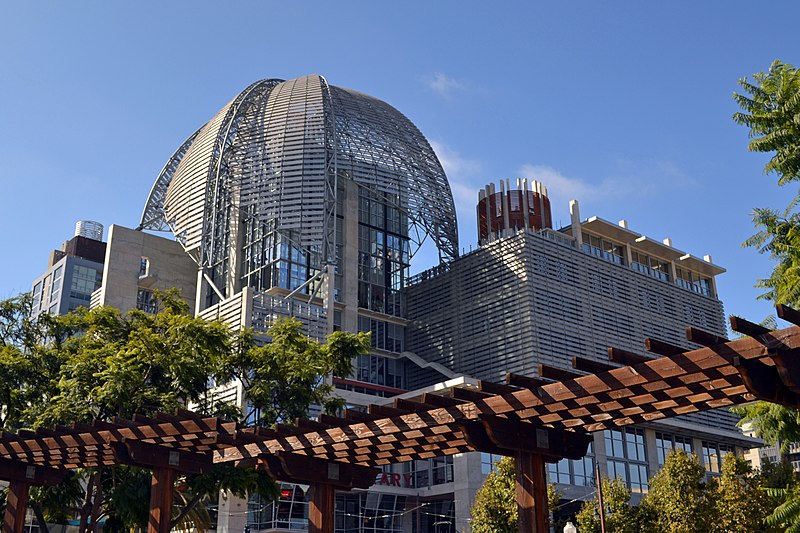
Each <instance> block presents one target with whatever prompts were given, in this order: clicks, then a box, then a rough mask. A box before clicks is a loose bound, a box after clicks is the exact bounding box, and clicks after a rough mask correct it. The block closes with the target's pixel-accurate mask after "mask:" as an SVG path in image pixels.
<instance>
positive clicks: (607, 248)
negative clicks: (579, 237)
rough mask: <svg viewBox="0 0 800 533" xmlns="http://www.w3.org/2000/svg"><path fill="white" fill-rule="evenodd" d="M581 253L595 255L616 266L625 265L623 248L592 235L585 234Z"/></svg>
mask: <svg viewBox="0 0 800 533" xmlns="http://www.w3.org/2000/svg"><path fill="white" fill-rule="evenodd" d="M583 251H584V252H586V253H588V254H592V255H596V256H597V257H600V258H602V259H605V260H606V261H610V262H612V263H615V264H617V265H625V264H626V262H625V247H624V246H623V245H621V244H618V243H615V242H613V241H609V240H608V239H602V238H600V237H596V236H594V235H592V234H586V235H585V240H584V243H583Z"/></svg>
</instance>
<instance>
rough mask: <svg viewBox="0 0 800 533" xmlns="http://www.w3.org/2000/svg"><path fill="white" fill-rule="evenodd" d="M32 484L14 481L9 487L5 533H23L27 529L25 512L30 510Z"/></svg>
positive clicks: (4, 524)
mask: <svg viewBox="0 0 800 533" xmlns="http://www.w3.org/2000/svg"><path fill="white" fill-rule="evenodd" d="M30 487H31V484H30V483H27V482H25V481H12V482H11V483H10V484H9V485H8V497H7V500H6V512H5V515H4V516H3V533H22V530H23V529H24V528H25V512H26V511H27V510H28V491H29V489H30Z"/></svg>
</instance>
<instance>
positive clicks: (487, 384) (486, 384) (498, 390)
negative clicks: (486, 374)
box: [478, 379, 520, 394]
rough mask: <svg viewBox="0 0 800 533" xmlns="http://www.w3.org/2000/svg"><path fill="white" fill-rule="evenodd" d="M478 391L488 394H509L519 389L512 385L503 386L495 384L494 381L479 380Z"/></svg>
mask: <svg viewBox="0 0 800 533" xmlns="http://www.w3.org/2000/svg"><path fill="white" fill-rule="evenodd" d="M478 389H480V390H481V392H488V393H489V394H511V393H512V392H519V391H520V388H519V387H514V386H513V385H505V384H503V383H495V382H494V381H486V380H483V379H481V380H479V381H478Z"/></svg>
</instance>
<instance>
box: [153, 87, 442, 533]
mask: <svg viewBox="0 0 800 533" xmlns="http://www.w3.org/2000/svg"><path fill="white" fill-rule="evenodd" d="M140 229H144V230H169V231H171V232H172V233H173V234H174V235H175V237H176V239H177V240H178V242H180V244H181V245H182V246H183V249H184V250H185V252H186V254H187V255H188V257H191V259H192V260H193V261H194V263H195V265H196V272H197V274H196V280H197V293H196V303H195V309H196V312H197V314H198V315H199V316H202V317H207V318H221V319H223V320H225V321H226V322H227V323H229V324H230V325H231V326H232V327H237V328H238V327H254V328H256V329H257V330H261V331H264V330H265V329H266V328H267V327H268V326H269V325H270V324H271V323H272V322H273V321H274V320H275V318H276V317H278V316H295V317H297V318H299V319H300V320H302V321H303V322H304V324H305V327H306V331H307V333H308V334H309V335H311V336H312V337H316V338H319V339H322V338H324V337H325V335H326V334H327V333H328V332H330V331H333V330H336V329H344V330H348V331H370V332H372V344H373V346H374V351H373V352H372V353H371V354H369V355H365V356H363V357H360V358H359V360H358V361H356V362H355V367H356V369H355V372H354V374H353V375H352V376H335V377H333V378H332V379H333V382H334V384H335V385H336V386H337V387H338V389H339V391H340V394H341V395H342V396H344V397H345V398H346V400H347V402H348V403H349V404H350V405H365V404H367V403H369V402H371V401H374V400H375V399H376V397H387V396H395V395H397V394H401V393H403V392H405V391H406V390H407V389H408V388H409V386H410V385H411V384H412V383H413V384H418V383H419V384H430V383H435V382H438V381H442V380H444V379H447V378H449V377H451V376H453V375H454V374H453V372H451V371H449V370H447V369H446V368H443V367H441V366H440V365H437V364H435V363H433V364H432V363H428V362H425V361H422V360H421V359H419V358H417V357H415V356H414V355H413V354H410V353H407V352H406V349H405V346H404V342H405V326H406V323H407V322H406V320H405V301H404V293H403V287H404V286H405V285H406V281H407V279H408V275H409V265H410V261H411V258H412V257H413V256H414V254H415V253H416V252H417V251H418V250H419V249H420V247H421V246H422V244H423V242H425V241H426V240H427V241H430V242H432V243H433V245H434V246H435V249H436V251H437V252H438V254H439V257H440V258H441V260H442V261H451V260H453V259H454V258H455V257H456V255H457V250H458V238H457V230H456V218H455V207H454V203H453V197H452V194H451V192H450V187H449V185H448V182H447V178H446V176H445V173H444V171H443V170H442V167H441V165H440V163H439V161H438V159H437V157H436V154H435V153H434V152H433V150H432V149H431V147H430V145H429V144H428V142H427V141H426V139H425V138H424V137H423V136H422V134H421V133H420V132H419V130H418V129H417V128H416V127H415V126H414V125H413V124H412V123H411V122H410V121H409V120H408V119H407V118H406V117H404V116H403V115H402V114H401V113H400V112H399V111H397V110H396V109H394V108H393V107H392V106H390V105H388V104H387V103H385V102H382V101H381V100H378V99H376V98H373V97H371V96H367V95H365V94H362V93H358V92H356V91H352V90H350V89H344V88H341V87H336V86H333V85H329V84H328V83H327V81H326V80H325V79H324V78H323V77H321V76H316V75H312V76H305V77H302V78H298V79H294V80H289V81H281V80H274V79H271V80H263V81H259V82H256V83H254V84H252V85H251V86H250V87H248V88H247V89H245V90H244V91H243V92H242V93H240V94H239V95H237V96H236V97H235V98H234V99H233V100H231V102H230V103H228V104H227V105H226V106H225V107H223V108H222V109H221V110H220V111H219V112H218V113H217V114H216V115H215V116H214V117H212V118H211V120H209V122H208V123H207V124H205V125H204V126H203V127H201V128H200V129H199V130H198V131H197V132H195V133H194V134H192V135H191V136H190V137H189V138H188V139H187V140H186V141H185V142H184V143H183V144H182V145H181V146H180V147H179V148H178V150H177V151H176V152H175V154H174V155H173V156H172V157H171V158H170V160H169V161H168V162H167V164H166V165H165V166H164V169H163V171H162V172H161V173H160V175H159V176H158V178H157V180H156V182H155V184H154V186H153V188H152V191H151V193H150V197H149V199H148V201H147V204H146V206H145V210H144V214H143V216H142V221H141V225H140ZM220 394H232V396H231V397H236V396H237V394H236V392H235V391H234V390H233V389H228V390H227V391H221V392H220ZM239 399H241V398H239ZM445 463H447V464H449V468H450V470H452V462H451V461H449V462H448V461H447V460H443V463H442V464H443V465H445ZM444 471H445V468H444V467H443V468H442V472H444ZM442 475H444V474H442ZM439 477H442V476H439ZM450 478H451V479H452V474H450ZM392 479H394V478H392ZM443 479H444V478H443ZM406 488H407V490H409V491H411V492H413V490H412V489H410V488H408V487H406ZM387 489H388V487H387ZM286 490H287V491H288V494H290V495H291V498H290V500H289V501H287V502H282V503H280V504H279V505H277V506H264V505H263V504H262V503H261V502H259V501H258V500H253V501H251V502H250V515H249V517H247V516H246V515H244V514H242V513H241V511H242V509H244V506H245V503H244V502H241V501H238V500H236V499H234V498H227V499H224V500H222V501H221V502H220V528H221V529H227V530H228V531H241V529H242V527H243V526H244V524H245V521H249V523H250V525H251V528H252V529H265V530H271V529H276V528H297V527H299V526H300V525H302V524H303V512H304V511H303V509H304V503H303V499H302V497H301V494H299V493H298V491H297V490H296V489H295V488H287V489H286ZM295 498H297V501H295ZM340 500H341V501H340V504H341V506H340V508H341V509H345V508H351V507H353V506H355V507H357V508H358V509H361V511H363V512H362V514H363V513H367V514H369V513H373V514H375V513H378V510H379V509H380V513H379V514H382V515H383V514H389V515H391V516H392V517H397V519H396V520H395V519H394V518H392V519H388V520H387V519H381V523H383V524H385V528H379V529H375V531H397V530H398V528H399V527H401V526H400V525H399V524H400V523H401V517H402V516H403V515H404V513H405V510H406V506H407V504H408V503H409V502H410V499H409V498H407V497H406V495H405V494H403V495H398V494H397V493H396V492H393V491H392V490H380V489H378V490H376V491H371V492H369V493H368V494H365V495H347V496H345V495H342V496H341V497H340ZM295 503H296V505H295ZM437 505H438V504H437ZM262 507H263V509H262ZM361 511H359V512H361ZM226 515H227V516H226ZM342 516H344V515H342ZM344 520H345V521H348V520H349V519H344ZM406 522H407V523H410V521H409V520H407V521H406Z"/></svg>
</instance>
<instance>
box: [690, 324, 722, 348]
mask: <svg viewBox="0 0 800 533" xmlns="http://www.w3.org/2000/svg"><path fill="white" fill-rule="evenodd" d="M686 339H687V340H688V341H689V342H693V343H695V344H700V345H701V346H707V347H709V348H711V347H713V346H717V345H718V344H725V343H726V342H728V339H726V338H725V337H720V336H719V335H715V334H713V333H709V332H707V331H703V330H702V329H698V328H696V327H694V326H687V327H686Z"/></svg>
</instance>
